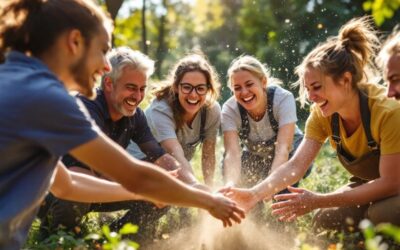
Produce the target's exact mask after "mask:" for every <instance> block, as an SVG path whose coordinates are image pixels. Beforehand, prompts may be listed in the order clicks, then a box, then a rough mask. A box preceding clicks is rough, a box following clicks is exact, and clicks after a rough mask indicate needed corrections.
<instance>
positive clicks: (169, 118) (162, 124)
mask: <svg viewBox="0 0 400 250" xmlns="http://www.w3.org/2000/svg"><path fill="white" fill-rule="evenodd" d="M145 114H146V117H147V122H148V124H149V127H150V129H151V132H152V133H153V135H154V137H155V138H156V140H157V141H158V142H162V141H164V140H166V139H177V140H178V141H179V143H180V144H181V146H182V148H183V151H184V153H185V157H186V159H188V160H190V159H192V157H193V153H194V151H195V147H193V146H191V145H190V144H192V143H194V142H197V141H198V140H199V137H200V125H201V112H198V113H197V114H196V117H195V118H194V120H193V122H192V127H189V126H188V125H187V124H186V123H185V124H184V125H183V127H182V128H181V129H179V130H178V131H176V123H175V120H174V117H173V112H172V108H171V107H170V106H169V105H168V102H167V100H165V99H162V100H157V99H154V100H153V101H152V103H151V104H150V106H149V107H148V108H147V109H146V111H145ZM220 117H221V107H220V105H219V104H218V103H217V102H215V103H214V104H213V105H211V106H210V107H208V108H207V112H206V122H205V126H204V132H205V135H204V136H205V139H207V138H210V139H215V138H216V136H217V133H218V129H219V126H220V123H221V118H220Z"/></svg>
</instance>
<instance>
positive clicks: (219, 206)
mask: <svg viewBox="0 0 400 250" xmlns="http://www.w3.org/2000/svg"><path fill="white" fill-rule="evenodd" d="M212 196H213V200H214V204H213V205H211V206H210V208H209V209H208V212H209V213H210V214H211V215H212V216H214V217H215V218H217V219H220V220H222V223H223V225H224V227H226V226H232V221H231V220H233V221H235V222H236V223H240V222H241V220H242V219H244V218H245V215H244V211H243V209H241V208H239V207H237V205H236V203H235V202H233V201H232V200H230V199H228V198H226V197H224V196H223V195H221V194H218V193H215V194H213V195H212Z"/></svg>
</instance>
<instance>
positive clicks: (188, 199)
mask: <svg viewBox="0 0 400 250" xmlns="http://www.w3.org/2000/svg"><path fill="white" fill-rule="evenodd" d="M70 153H71V155H72V156H74V157H75V158H76V159H78V160H79V161H81V162H83V163H85V164H86V165H88V166H90V167H92V168H93V169H95V170H97V171H99V172H100V173H102V174H104V175H105V176H109V177H111V178H112V179H113V180H115V181H117V182H119V183H121V184H122V185H123V186H124V187H125V188H126V189H127V190H129V191H131V192H135V193H137V194H140V195H143V196H144V197H146V198H149V199H150V200H154V201H159V202H162V203H168V204H174V205H180V206H193V207H198V208H203V209H206V210H208V211H209V212H210V213H211V214H212V215H213V216H214V217H216V218H218V219H220V220H222V222H223V224H224V226H226V225H229V226H230V225H232V221H231V220H234V221H236V222H240V217H242V218H243V217H244V213H243V210H241V209H240V208H238V207H237V206H236V204H235V203H234V202H232V201H230V200H228V199H226V198H224V197H222V196H220V195H218V194H210V193H207V192H204V191H201V190H199V189H195V188H191V187H189V186H187V185H184V184H183V183H182V182H180V181H177V180H175V179H174V178H172V177H171V176H170V175H169V174H168V173H167V172H166V171H165V170H162V169H160V168H159V167H157V166H155V165H153V164H151V163H147V162H144V161H140V160H138V159H135V158H133V157H131V156H130V155H129V154H128V153H127V152H125V150H123V149H122V148H121V147H119V146H118V145H117V144H116V143H114V142H113V141H112V140H111V139H109V138H108V137H107V136H106V135H104V134H103V133H100V134H99V136H98V137H97V138H96V139H94V140H92V141H89V142H87V143H85V144H83V145H80V146H78V147H76V148H74V149H73V150H71V152H70Z"/></svg>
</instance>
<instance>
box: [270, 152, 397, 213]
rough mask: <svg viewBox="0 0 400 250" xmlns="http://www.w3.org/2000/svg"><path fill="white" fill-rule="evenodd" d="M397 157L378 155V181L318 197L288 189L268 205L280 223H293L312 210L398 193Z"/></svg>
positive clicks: (348, 204) (341, 205) (306, 192)
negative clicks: (287, 191) (273, 202)
mask: <svg viewBox="0 0 400 250" xmlns="http://www.w3.org/2000/svg"><path fill="white" fill-rule="evenodd" d="M398 161H400V154H393V155H385V156H381V159H380V163H379V166H380V167H379V169H380V176H381V177H380V178H378V179H376V180H373V181H370V182H368V183H366V184H363V185H360V186H357V187H354V188H351V189H339V190H337V191H334V192H331V193H328V194H318V193H314V192H311V191H308V190H305V189H301V188H291V191H292V193H290V194H282V195H277V196H275V198H276V199H277V200H280V202H278V203H275V204H273V205H272V208H273V213H274V214H278V215H280V216H281V217H280V219H281V220H293V219H295V218H296V217H298V216H301V215H303V214H306V213H308V212H310V211H312V210H314V209H316V208H326V207H343V206H355V205H363V204H367V203H369V202H372V201H376V200H380V199H383V198H386V197H388V196H392V195H398V194H399V185H400V170H399V168H398V166H397V162H398Z"/></svg>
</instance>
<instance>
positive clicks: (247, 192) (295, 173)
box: [221, 138, 322, 210]
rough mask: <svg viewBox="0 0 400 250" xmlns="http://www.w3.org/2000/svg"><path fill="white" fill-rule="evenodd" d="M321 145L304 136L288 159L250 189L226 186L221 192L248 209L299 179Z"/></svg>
mask: <svg viewBox="0 0 400 250" xmlns="http://www.w3.org/2000/svg"><path fill="white" fill-rule="evenodd" d="M321 146H322V144H321V143H319V142H318V141H315V140H312V139H307V138H305V139H304V140H303V141H302V142H301V144H300V146H299V148H298V149H297V150H296V153H295V154H294V156H293V157H292V158H291V159H290V160H289V161H287V162H286V163H284V164H283V165H282V166H280V167H278V168H277V169H276V170H275V171H274V172H272V173H271V174H270V175H269V176H268V177H267V178H266V179H264V180H263V181H262V182H260V183H259V184H257V185H256V186H254V187H252V188H250V189H243V188H228V189H223V190H221V192H223V193H224V194H225V195H227V196H228V197H231V198H232V199H234V200H235V201H236V202H238V203H239V204H240V206H241V207H243V208H244V209H245V210H250V209H251V208H252V207H253V206H254V205H255V204H256V203H257V202H259V201H260V200H263V199H271V198H272V196H273V195H274V194H275V193H277V192H279V191H281V190H283V189H285V188H286V187H287V186H289V185H292V184H293V183H295V182H297V181H299V180H300V179H301V177H303V176H304V174H305V172H306V171H307V169H308V167H309V166H310V163H311V162H312V161H313V160H314V158H315V156H316V155H317V153H318V151H319V150H320V148H321Z"/></svg>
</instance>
